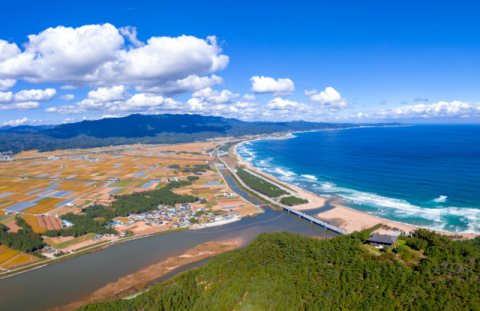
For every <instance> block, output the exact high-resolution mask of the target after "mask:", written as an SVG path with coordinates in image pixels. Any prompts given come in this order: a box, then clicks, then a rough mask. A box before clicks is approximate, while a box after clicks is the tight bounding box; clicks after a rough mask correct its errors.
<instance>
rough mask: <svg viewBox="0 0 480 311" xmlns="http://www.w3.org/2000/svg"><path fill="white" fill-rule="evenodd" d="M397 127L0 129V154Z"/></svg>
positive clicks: (214, 120) (188, 119)
mask: <svg viewBox="0 0 480 311" xmlns="http://www.w3.org/2000/svg"><path fill="white" fill-rule="evenodd" d="M399 125H401V124H400V123H379V124H352V123H316V122H305V121H292V122H245V121H240V120H236V119H227V118H222V117H211V116H201V115H187V114H184V115H179V114H162V115H140V114H134V115H130V116H128V117H123V118H108V119H101V120H95V121H82V122H78V123H69V124H61V125H56V126H55V125H41V126H28V125H22V126H17V127H12V126H4V127H0V152H5V151H12V152H14V153H18V152H20V151H22V150H24V151H25V150H32V149H38V150H39V151H49V150H55V149H69V148H92V147H100V146H108V145H120V144H132V143H147V144H148V143H157V144H173V143H187V142H193V141H196V140H205V139H207V138H214V137H225V136H234V137H240V136H244V135H258V134H271V133H276V132H295V131H312V130H322V129H344V128H353V127H361V126H399Z"/></svg>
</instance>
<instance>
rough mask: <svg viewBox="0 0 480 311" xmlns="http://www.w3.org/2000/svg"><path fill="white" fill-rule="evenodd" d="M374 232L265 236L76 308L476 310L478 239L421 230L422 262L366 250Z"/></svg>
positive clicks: (479, 305) (416, 241)
mask: <svg viewBox="0 0 480 311" xmlns="http://www.w3.org/2000/svg"><path fill="white" fill-rule="evenodd" d="M370 233H371V231H362V232H354V233H353V234H350V235H341V236H337V237H335V238H332V239H324V240H318V239H313V238H311V237H306V236H302V235H299V234H294V233H288V232H282V233H264V234H261V235H260V236H258V237H257V238H256V239H255V240H254V241H253V242H252V243H251V244H250V245H248V246H247V247H246V248H243V249H237V250H235V251H232V252H229V253H225V254H222V255H219V256H217V257H215V258H213V259H212V260H211V261H210V262H209V263H208V265H207V266H204V267H201V268H198V269H193V270H190V271H188V272H186V273H183V274H181V275H178V276H176V277H174V278H172V279H169V280H167V281H165V282H163V283H159V284H157V285H155V286H154V287H152V288H151V289H150V290H149V291H147V292H146V293H144V294H142V295H139V296H137V297H136V298H133V299H130V300H123V299H119V300H115V301H112V302H105V303H98V304H92V305H88V306H85V307H82V308H80V309H79V310H84V311H87V310H88V311H93V310H95V311H96V310H111V311H113V310H172V311H173V310H222V311H223V310H237V311H238V310H479V309H480V284H479V282H478V279H479V272H480V262H479V256H480V238H478V237H477V238H475V239H473V240H466V241H461V240H455V241H454V240H451V239H450V238H449V237H447V236H441V235H439V234H436V233H433V232H431V231H428V230H418V231H417V232H415V233H414V237H413V238H407V239H406V240H407V243H409V244H410V245H412V246H413V245H416V246H418V247H423V248H424V249H423V257H422V258H421V260H419V262H418V263H415V264H413V265H408V266H407V265H405V264H403V263H402V262H401V261H400V260H398V259H396V257H395V255H394V254H393V253H391V252H385V253H383V254H382V255H379V256H375V255H373V254H370V253H368V252H367V251H366V249H365V248H364V247H362V243H364V242H365V240H366V239H367V238H368V237H369V236H370Z"/></svg>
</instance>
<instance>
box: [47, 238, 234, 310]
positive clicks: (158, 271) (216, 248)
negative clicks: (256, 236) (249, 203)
mask: <svg viewBox="0 0 480 311" xmlns="http://www.w3.org/2000/svg"><path fill="white" fill-rule="evenodd" d="M241 245H242V241H241V240H230V241H224V242H206V243H203V244H200V245H198V246H196V247H194V248H192V249H190V250H187V251H186V252H185V253H184V254H183V255H180V256H177V257H173V258H169V259H167V260H165V261H162V262H160V263H158V264H154V265H151V266H149V267H148V268H146V269H143V270H141V271H139V272H136V273H133V274H130V275H127V276H125V277H121V278H120V279H118V281H116V282H112V283H109V284H108V285H106V286H105V287H103V288H101V289H99V290H97V291H95V292H94V293H93V294H91V295H90V296H89V297H88V298H86V299H84V300H82V301H77V302H74V303H71V304H69V305H67V306H65V307H61V308H55V309H52V310H56V311H67V310H75V309H76V308H78V307H81V306H85V305H87V304H92V303H97V302H106V301H110V300H113V299H118V298H122V297H127V296H129V295H132V294H135V293H138V292H141V291H142V290H144V289H145V288H146V287H147V286H148V284H149V283H150V282H151V281H154V280H155V279H158V278H159V277H161V276H162V275H165V274H167V273H168V272H170V271H171V270H173V269H176V268H178V267H182V266H186V265H189V264H192V263H195V262H198V261H202V260H205V259H207V258H211V257H215V256H217V255H220V254H222V253H225V252H229V251H232V250H234V249H237V248H238V247H240V246H241Z"/></svg>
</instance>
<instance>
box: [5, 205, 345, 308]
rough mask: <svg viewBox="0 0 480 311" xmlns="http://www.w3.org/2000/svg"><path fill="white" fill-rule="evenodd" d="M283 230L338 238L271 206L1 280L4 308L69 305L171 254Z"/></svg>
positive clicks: (246, 242) (129, 243) (244, 241)
mask: <svg viewBox="0 0 480 311" xmlns="http://www.w3.org/2000/svg"><path fill="white" fill-rule="evenodd" d="M311 212H314V210H312V211H311ZM279 216H280V217H279ZM281 231H289V232H293V233H299V234H302V235H305V236H325V237H334V236H336V234H335V233H333V232H329V231H326V230H325V229H323V228H321V227H319V226H317V225H314V224H311V223H310V222H307V221H305V220H302V219H299V218H298V217H295V216H293V215H291V214H289V213H286V212H283V211H275V210H271V209H269V208H266V209H265V213H263V214H259V215H258V216H257V217H254V218H243V219H242V220H240V221H237V222H234V223H231V224H227V225H223V226H218V227H211V228H205V229H201V230H185V231H178V232H172V233H168V234H161V235H156V236H152V237H148V238H143V239H137V240H132V241H128V242H124V243H121V244H115V245H112V246H110V247H108V248H106V249H103V250H100V251H97V252H93V253H89V254H85V255H81V256H78V257H74V258H71V259H68V260H65V261H61V262H58V263H55V264H52V265H49V266H46V267H43V268H40V269H36V270H33V271H29V272H27V273H23V274H19V275H15V276H12V277H9V278H6V279H3V280H0V301H1V302H2V310H15V311H17V310H31V311H37V310H38V311H42V310H48V309H52V308H55V307H61V306H66V305H68V304H70V303H72V302H75V301H79V300H82V299H85V298H86V297H88V296H89V295H90V294H92V293H93V292H94V291H96V290H98V289H100V288H102V287H104V286H106V285H107V284H108V283H111V282H115V281H117V280H118V279H119V278H120V277H123V276H126V275H129V274H132V273H135V272H137V271H139V270H141V269H143V268H146V267H148V266H150V265H153V264H156V263H158V262H160V261H164V260H166V259H168V258H169V257H173V256H180V255H182V254H183V253H184V252H185V251H186V250H188V249H191V248H193V247H195V246H197V245H200V244H202V243H205V242H208V241H226V240H235V239H241V240H242V241H243V245H242V247H245V246H246V245H248V244H249V243H250V242H251V241H252V240H253V239H255V238H256V237H257V236H258V235H260V234H262V233H264V232H281ZM187 267H193V266H185V267H184V268H183V269H185V270H182V269H180V268H178V269H175V270H172V271H171V273H169V274H168V277H172V276H174V275H176V274H178V273H181V272H183V271H186V270H187V269H189V268H187ZM163 280H165V279H163ZM159 281H161V279H159Z"/></svg>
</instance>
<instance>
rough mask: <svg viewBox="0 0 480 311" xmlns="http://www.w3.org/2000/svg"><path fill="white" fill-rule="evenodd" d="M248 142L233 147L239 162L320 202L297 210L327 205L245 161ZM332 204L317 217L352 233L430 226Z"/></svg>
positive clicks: (337, 202)
mask: <svg viewBox="0 0 480 311" xmlns="http://www.w3.org/2000/svg"><path fill="white" fill-rule="evenodd" d="M291 134H294V133H291ZM292 138H294V137H292ZM287 139H290V138H287ZM257 140H261V139H256V140H255V141H257ZM246 142H250V141H244V142H241V143H239V144H237V145H235V146H234V148H233V152H234V154H235V156H236V157H237V159H238V163H239V164H243V165H245V166H247V168H248V169H250V170H252V171H254V172H255V173H257V174H259V175H262V176H264V177H266V178H270V179H272V180H274V181H275V182H277V183H279V184H280V185H283V186H285V187H289V188H291V189H293V190H295V191H296V192H298V194H299V195H301V196H304V197H305V198H307V199H309V200H313V201H317V202H318V203H316V204H314V203H310V204H306V205H305V206H300V207H295V209H297V210H307V209H316V208H321V207H324V206H325V202H326V201H327V200H328V198H325V197H322V196H320V195H317V194H314V193H311V192H309V191H307V190H304V189H301V188H299V187H297V186H294V185H292V184H289V183H286V182H283V181H280V180H278V179H277V178H276V177H274V176H272V175H270V174H268V173H264V172H261V171H259V170H258V169H256V168H255V167H254V166H253V165H252V164H251V163H250V162H247V161H245V160H244V159H243V158H242V157H241V156H240V155H239V154H238V152H237V148H238V147H240V146H241V145H242V144H244V143H246ZM331 205H332V206H333V207H334V208H333V209H330V210H328V211H324V212H321V213H318V214H317V215H315V217H316V218H318V219H320V220H324V221H328V222H330V223H332V224H334V225H335V226H337V227H339V228H340V229H345V230H346V231H347V232H349V233H352V232H354V231H360V230H363V229H367V228H371V227H373V226H375V225H377V224H379V223H381V224H383V225H387V226H389V227H391V228H399V229H401V230H402V231H406V232H410V231H414V230H416V229H428V228H422V227H418V226H414V225H409V224H404V223H400V222H396V221H392V220H388V219H384V218H380V217H377V216H374V215H370V214H368V213H364V212H361V211H358V210H355V209H352V208H349V207H346V206H344V205H342V199H341V198H336V199H334V200H333V202H332V203H331ZM428 230H431V229H428ZM433 231H435V232H437V233H439V234H444V235H449V236H455V235H461V236H463V237H464V238H469V239H473V238H475V237H477V236H478V234H475V233H453V232H446V231H436V230H433ZM375 232H377V233H379V234H391V233H392V231H391V230H385V229H378V230H376V231H375Z"/></svg>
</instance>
